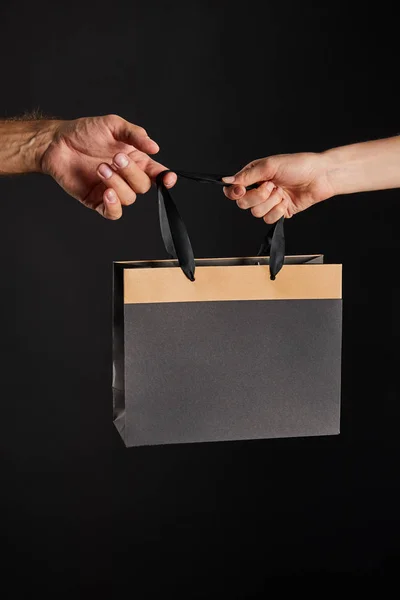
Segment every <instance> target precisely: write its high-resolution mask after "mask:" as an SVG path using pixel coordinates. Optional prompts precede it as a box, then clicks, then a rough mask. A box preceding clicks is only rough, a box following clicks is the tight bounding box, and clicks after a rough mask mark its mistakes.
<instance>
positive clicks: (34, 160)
mask: <svg viewBox="0 0 400 600" xmlns="http://www.w3.org/2000/svg"><path fill="white" fill-rule="evenodd" d="M56 126H57V121H52V120H32V121H30V120H21V121H6V120H4V121H2V120H0V175H16V174H19V173H35V172H36V173H37V172H40V170H41V168H40V161H41V157H42V156H43V152H44V151H45V150H46V148H47V147H48V145H49V143H50V141H51V134H52V132H53V130H54V127H56Z"/></svg>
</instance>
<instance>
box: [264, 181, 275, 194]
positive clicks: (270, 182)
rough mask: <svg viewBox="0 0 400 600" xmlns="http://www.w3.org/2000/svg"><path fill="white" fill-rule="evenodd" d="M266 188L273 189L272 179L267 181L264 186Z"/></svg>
mask: <svg viewBox="0 0 400 600" xmlns="http://www.w3.org/2000/svg"><path fill="white" fill-rule="evenodd" d="M265 187H266V189H267V190H268V191H269V192H271V191H272V190H273V189H274V187H275V186H274V184H273V183H272V181H268V183H267V185H266V186H265Z"/></svg>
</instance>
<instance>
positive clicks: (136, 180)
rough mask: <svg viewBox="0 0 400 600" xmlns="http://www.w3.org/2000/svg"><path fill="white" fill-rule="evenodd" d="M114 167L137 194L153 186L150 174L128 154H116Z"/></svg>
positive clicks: (143, 192)
mask: <svg viewBox="0 0 400 600" xmlns="http://www.w3.org/2000/svg"><path fill="white" fill-rule="evenodd" d="M113 168H114V169H115V171H116V172H117V173H118V175H120V176H121V177H122V178H123V179H124V180H125V181H126V182H127V184H128V185H129V186H130V187H131V188H132V190H133V191H134V192H135V193H136V194H145V193H146V192H148V191H149V189H150V188H151V180H150V179H149V177H148V175H147V174H146V173H145V171H144V170H143V169H141V168H140V167H139V166H138V164H136V162H135V161H134V160H132V158H130V157H129V156H128V155H127V154H123V153H122V152H119V153H118V154H116V155H115V156H114V158H113Z"/></svg>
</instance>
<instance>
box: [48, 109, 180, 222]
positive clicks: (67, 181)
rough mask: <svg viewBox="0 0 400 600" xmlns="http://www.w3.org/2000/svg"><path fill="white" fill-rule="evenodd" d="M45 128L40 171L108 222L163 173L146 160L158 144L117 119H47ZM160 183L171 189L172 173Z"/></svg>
mask: <svg viewBox="0 0 400 600" xmlns="http://www.w3.org/2000/svg"><path fill="white" fill-rule="evenodd" d="M46 127H47V136H45V137H44V138H43V136H42V142H41V148H45V149H44V150H43V152H42V153H41V154H40V156H39V159H38V164H39V170H41V171H42V172H44V173H46V174H49V175H51V176H52V177H53V178H54V179H55V180H56V181H57V183H58V184H59V185H60V186H61V187H62V188H63V189H64V190H65V191H66V192H67V193H68V194H70V195H71V196H73V197H74V198H76V199H77V200H79V201H80V202H82V204H84V205H85V206H87V207H88V208H92V209H94V210H97V211H98V212H99V213H100V214H101V215H102V216H103V217H106V218H108V219H119V217H121V215H122V206H128V205H130V204H133V202H135V200H136V194H144V193H145V192H147V191H148V190H149V189H150V186H151V182H152V180H154V178H155V177H156V176H157V175H158V174H159V173H160V172H161V171H164V170H165V169H166V167H164V166H163V165H161V164H160V163H158V162H155V161H154V160H153V159H152V158H150V157H149V156H148V155H149V154H156V153H157V152H158V151H159V147H158V145H157V144H156V142H154V141H153V140H151V139H150V138H149V137H148V135H147V133H146V131H145V130H144V129H143V128H142V127H138V126H137V125H133V124H132V123H129V122H128V121H125V120H124V119H122V118H121V117H118V116H117V115H107V116H104V117H85V118H82V119H76V120H74V121H46ZM46 141H47V142H48V143H46ZM164 183H165V185H166V186H167V187H172V186H173V185H174V184H175V183H176V175H175V174H173V173H167V174H166V175H165V179H164Z"/></svg>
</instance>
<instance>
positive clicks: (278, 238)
mask: <svg viewBox="0 0 400 600" xmlns="http://www.w3.org/2000/svg"><path fill="white" fill-rule="evenodd" d="M169 172H171V171H170V170H169V169H168V170H166V171H163V172H162V173H160V174H159V175H158V176H157V179H156V184H157V195H158V214H159V219H160V229H161V236H162V239H163V242H164V246H165V249H166V251H167V252H168V254H169V256H170V257H171V258H176V259H178V263H179V266H180V268H181V269H182V271H183V272H184V274H185V275H186V277H187V278H188V279H190V281H194V280H195V278H194V273H195V268H196V266H195V260H194V254H193V249H192V244H191V243H190V238H189V235H188V232H187V229H186V226H185V223H184V222H183V220H182V217H181V216H180V214H179V211H178V209H177V207H176V204H175V202H174V201H173V199H172V196H171V193H170V191H169V190H168V188H166V187H165V185H164V181H163V180H164V175H165V174H166V173H169ZM172 172H173V173H176V174H177V175H178V177H185V178H186V179H191V180H193V181H197V182H198V183H212V184H214V185H220V186H227V185H228V184H226V183H224V182H223V181H222V176H220V175H212V174H207V173H188V172H186V171H172ZM256 187H258V184H253V185H249V186H247V187H246V190H251V189H254V188H256ZM283 223H284V217H281V218H280V219H279V221H277V222H276V223H274V224H273V225H270V226H269V229H268V233H267V235H266V236H265V238H264V241H263V243H262V244H261V247H260V250H259V252H258V256H263V255H268V254H269V255H270V262H269V271H270V278H271V280H272V281H274V280H275V277H276V276H277V274H278V273H279V271H280V270H281V268H282V266H283V263H284V260H285V233H284V226H283Z"/></svg>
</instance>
